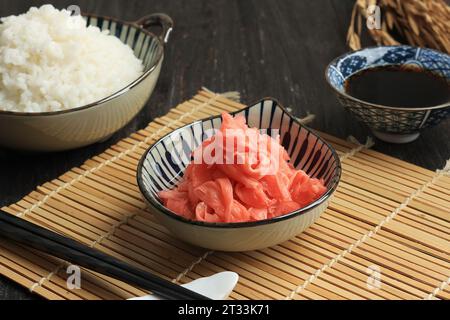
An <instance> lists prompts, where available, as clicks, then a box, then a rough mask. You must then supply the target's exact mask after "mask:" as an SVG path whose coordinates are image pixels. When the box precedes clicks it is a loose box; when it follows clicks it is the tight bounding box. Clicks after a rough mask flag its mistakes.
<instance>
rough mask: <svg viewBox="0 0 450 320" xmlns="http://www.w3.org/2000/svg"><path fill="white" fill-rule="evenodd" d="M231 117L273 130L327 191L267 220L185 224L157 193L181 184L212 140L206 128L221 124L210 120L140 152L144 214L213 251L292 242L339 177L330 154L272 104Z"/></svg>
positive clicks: (335, 157)
mask: <svg viewBox="0 0 450 320" xmlns="http://www.w3.org/2000/svg"><path fill="white" fill-rule="evenodd" d="M236 114H240V115H243V116H244V117H245V118H246V119H247V123H248V125H249V126H250V127H254V128H260V129H278V130H279V134H280V141H281V142H282V144H283V146H284V147H285V148H286V150H287V152H288V153H289V155H290V156H291V160H292V161H293V165H294V166H295V167H296V168H297V169H302V170H304V171H306V172H307V173H308V174H309V175H311V176H312V177H317V178H322V179H324V181H325V184H326V186H327V189H328V191H327V192H326V193H325V194H324V195H323V196H322V197H321V198H320V199H318V200H316V201H314V202H313V203H311V204H309V205H308V206H306V207H304V208H302V209H300V210H297V211H294V212H291V213H289V214H285V215H283V216H279V217H276V218H273V219H267V220H261V221H256V222H242V223H206V222H199V221H192V220H187V219H185V218H183V217H181V216H179V215H177V214H175V213H174V212H172V211H170V210H168V209H167V208H166V207H164V205H163V204H162V202H161V201H160V199H159V197H158V195H157V193H158V192H159V191H161V190H167V189H172V188H173V187H174V186H175V185H176V184H177V183H178V182H179V181H180V179H182V177H183V172H184V170H185V168H186V167H187V165H188V164H189V162H190V161H191V153H192V151H193V150H194V149H195V148H197V147H198V146H199V145H200V144H201V143H202V141H204V140H205V139H208V138H209V137H210V136H211V135H213V132H211V130H210V129H211V128H213V129H218V128H219V127H220V125H221V122H222V120H221V117H220V116H215V117H211V118H208V119H205V120H201V121H196V122H194V123H192V124H190V125H187V126H184V127H182V128H180V129H177V130H175V131H174V132H172V133H170V134H168V135H166V136H165V137H163V138H161V139H160V140H158V141H157V142H156V143H155V144H154V145H153V146H151V147H150V148H149V149H148V150H147V151H146V152H145V154H144V155H143V157H142V159H141V161H140V163H139V165H138V171H137V181H138V185H139V188H140V191H141V193H142V194H143V196H144V199H145V200H146V202H147V203H148V205H149V208H150V211H151V212H152V213H153V214H154V215H155V216H156V218H157V219H158V220H159V221H160V222H161V224H162V225H164V226H165V227H167V229H169V230H170V231H171V232H172V233H173V234H174V235H175V236H177V237H179V238H180V239H182V240H184V241H186V242H188V243H191V244H194V245H197V246H200V247H204V248H208V249H213V250H221V251H248V250H254V249H261V248H265V247H270V246H273V245H276V244H279V243H281V242H284V241H286V240H289V239H291V238H293V237H295V236H296V235H297V234H299V233H301V232H302V231H303V230H305V229H306V228H308V227H309V226H310V225H311V224H312V223H313V222H314V221H315V220H316V219H317V218H318V217H319V216H320V215H321V213H322V212H323V211H324V210H325V208H326V207H327V205H328V202H329V200H330V196H331V195H332V194H333V192H334V191H335V189H336V187H337V185H338V182H339V178H340V174H341V166H340V162H339V157H338V155H337V153H336V151H335V150H334V149H333V148H332V147H331V146H330V145H329V144H328V143H326V142H325V141H324V140H323V139H322V138H320V137H319V135H317V134H316V133H315V132H314V131H312V130H310V129H308V128H307V127H305V126H304V125H302V124H300V123H299V122H298V121H297V119H296V118H295V117H293V116H292V115H290V114H289V113H288V112H287V111H286V109H284V108H283V107H282V106H281V105H280V104H279V103H278V102H277V101H275V100H273V99H269V98H268V99H264V100H262V101H260V102H258V103H256V104H255V105H252V106H251V107H247V108H245V109H243V110H241V111H238V112H235V113H234V115H236ZM269 132H270V131H269Z"/></svg>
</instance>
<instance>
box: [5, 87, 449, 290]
mask: <svg viewBox="0 0 450 320" xmlns="http://www.w3.org/2000/svg"><path fill="white" fill-rule="evenodd" d="M227 96H228V95H227V94H224V95H217V94H213V93H211V92H207V91H201V92H199V93H198V94H197V95H196V96H195V97H194V98H193V99H191V100H189V101H186V102H184V103H182V104H180V105H179V106H177V107H176V108H174V109H172V110H171V111H170V112H169V113H168V114H166V115H165V116H162V117H160V118H157V119H155V120H154V121H152V122H151V123H150V124H149V125H148V127H147V128H145V129H144V130H141V131H139V132H137V133H135V134H132V135H131V136H130V137H128V138H126V139H123V140H121V141H120V142H118V143H117V144H116V145H114V146H112V147H111V148H109V149H108V150H106V151H105V152H104V153H102V154H100V155H98V156H95V157H93V158H92V159H89V160H87V161H86V162H85V163H84V164H83V165H82V166H81V167H79V168H73V169H72V170H70V171H69V172H67V173H65V174H63V175H62V176H60V177H59V178H58V179H55V180H53V181H50V182H48V183H45V184H44V185H42V186H39V187H38V188H37V190H36V191H33V192H31V193H30V194H29V195H27V196H26V197H24V198H23V199H22V200H20V201H19V202H17V203H15V204H12V205H10V206H8V207H5V208H3V209H4V210H6V211H8V212H9V213H11V214H14V215H17V216H20V217H22V218H23V219H26V220H29V221H32V222H34V223H36V224H40V225H42V226H45V227H47V228H49V229H52V230H55V231H57V232H59V233H62V234H64V235H67V236H69V237H72V238H74V239H77V240H79V241H81V242H83V243H85V244H87V245H90V246H92V247H96V248H98V249H100V250H102V251H104V252H106V253H108V254H111V255H113V256H116V257H118V258H120V259H122V260H124V261H127V262H130V263H133V264H136V265H138V266H140V267H141V268H144V269H147V270H149V271H151V272H154V273H156V274H159V275H160V276H162V277H165V278H167V279H172V280H173V281H176V282H180V283H184V282H187V281H191V280H193V279H196V278H198V277H201V276H207V275H211V274H212V273H215V272H218V271H223V270H232V271H235V272H237V273H238V274H239V275H240V280H239V283H238V285H237V286H236V288H235V291H234V292H233V293H232V294H231V296H230V298H231V299H449V298H450V286H449V282H450V278H449V277H450V234H449V230H450V201H449V199H450V176H449V169H450V168H449V167H450V166H449V165H447V167H446V168H444V169H442V170H438V171H437V172H432V171H429V170H426V169H423V168H420V167H417V166H415V165H412V164H409V163H406V162H404V161H400V160H398V159H395V158H392V157H388V156H386V155H384V154H381V153H378V152H375V151H372V150H370V146H371V141H368V142H367V143H366V144H365V145H360V144H358V143H355V142H348V141H343V140H341V139H337V138H335V137H333V136H330V135H327V134H323V136H324V138H326V139H327V140H328V141H329V142H330V143H331V144H332V145H333V146H334V147H335V148H336V150H337V151H338V152H339V154H340V156H341V159H342V162H343V174H342V179H341V182H340V186H339V188H338V190H337V192H336V193H335V196H334V198H333V201H332V202H331V204H330V206H329V208H328V209H327V210H326V212H325V213H324V214H323V215H322V216H321V218H320V219H319V220H318V221H317V222H316V223H315V224H314V225H313V226H311V227H310V228H309V229H308V230H306V231H305V232H304V233H302V234H301V235H299V236H297V237H296V238H294V239H292V240H290V241H287V242H286V243H283V244H281V245H278V246H275V247H272V248H268V249H265V250H259V251H254V252H245V253H223V252H211V251H205V250H203V249H200V248H195V247H192V246H189V245H187V244H185V243H183V242H181V241H179V240H177V239H176V238H174V237H172V235H171V234H170V233H169V232H168V231H167V230H166V229H165V228H163V227H162V226H160V225H159V224H158V223H157V222H156V221H155V220H154V219H153V217H152V214H151V213H150V212H148V211H146V206H145V204H144V202H143V201H142V200H141V196H140V194H139V191H138V188H137V186H136V178H135V170H136V166H137V163H138V161H139V158H140V156H141V155H142V153H143V152H144V151H145V149H146V148H147V147H148V146H149V145H150V144H151V143H152V142H154V141H155V140H156V139H157V138H158V137H160V136H162V135H164V134H166V133H168V132H170V131H171V130H173V129H175V128H177V127H179V126H182V125H184V124H187V123H189V122H192V121H194V120H197V119H200V118H204V117H208V116H210V115H213V114H218V113H220V112H222V111H234V110H237V109H240V108H242V107H243V105H242V104H239V103H237V102H234V101H232V100H229V99H227ZM66 267H67V264H66V263H64V262H62V261H59V260H57V259H54V258H51V257H48V256H46V255H43V254H40V253H38V252H35V251H33V250H30V249H27V248H24V247H20V246H16V245H12V244H10V243H8V242H6V241H3V240H1V241H0V272H1V274H3V275H5V276H7V277H8V278H10V279H12V280H14V281H16V282H18V283H20V284H21V285H23V286H25V287H27V288H29V289H30V290H31V291H32V292H35V293H37V294H39V295H41V296H43V297H45V298H48V299H124V298H130V297H133V296H139V295H144V294H145V292H143V291H142V290H140V289H138V288H134V287H132V286H129V285H127V284H124V283H122V282H119V281H116V280H113V279H110V278H108V277H105V276H103V275H99V274H96V273H93V272H90V271H87V270H82V278H81V279H82V280H81V289H76V290H69V289H67V286H66V277H67V273H66ZM378 272H379V273H380V274H379V275H378ZM374 273H376V274H375V275H378V276H379V277H374ZM378 279H379V280H380V282H377V280H378ZM377 284H379V285H377Z"/></svg>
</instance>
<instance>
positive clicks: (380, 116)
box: [325, 45, 450, 143]
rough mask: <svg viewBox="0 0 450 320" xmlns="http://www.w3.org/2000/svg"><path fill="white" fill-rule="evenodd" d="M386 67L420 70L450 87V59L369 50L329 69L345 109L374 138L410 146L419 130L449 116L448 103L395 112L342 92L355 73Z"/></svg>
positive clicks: (417, 51) (423, 52) (422, 51)
mask: <svg viewBox="0 0 450 320" xmlns="http://www.w3.org/2000/svg"><path fill="white" fill-rule="evenodd" d="M389 65H391V66H392V65H393V66H402V65H411V66H414V67H416V68H422V69H425V70H428V71H431V72H434V73H436V74H437V75H440V76H442V77H443V78H445V79H447V82H448V83H450V56H449V55H447V54H445V53H441V52H438V51H435V50H432V49H426V48H416V47H411V46H404V45H402V46H380V47H371V48H365V49H362V50H359V51H355V52H351V53H347V54H344V55H342V56H340V57H338V58H336V59H334V60H333V61H332V62H331V63H330V64H329V65H328V67H327V69H326V73H325V77H326V80H327V82H328V83H329V84H330V86H331V87H332V88H333V89H334V90H335V92H336V93H337V97H338V99H339V101H340V102H341V104H342V105H343V106H344V108H345V109H346V110H347V111H349V112H350V113H352V114H353V115H354V116H355V117H356V118H357V119H358V120H359V121H361V122H363V123H365V124H366V125H367V126H369V127H370V128H371V129H372V131H373V133H374V134H375V136H377V137H378V138H379V139H381V140H384V141H387V142H393V143H406V142H411V141H414V140H415V139H417V137H418V136H419V134H420V131H421V130H422V129H425V128H428V127H431V126H435V125H437V124H438V123H439V122H441V121H442V120H444V119H446V118H447V117H448V116H449V115H450V102H449V103H445V104H442V105H439V106H433V107H424V108H395V107H389V106H382V105H377V104H374V103H369V102H366V101H362V100H359V99H356V98H354V97H352V96H350V95H349V94H347V93H346V92H345V88H344V84H345V81H346V80H347V79H349V78H350V77H351V76H352V75H354V74H355V73H358V72H359V71H361V70H367V69H370V68H376V67H380V66H389Z"/></svg>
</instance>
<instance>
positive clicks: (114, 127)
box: [0, 13, 173, 151]
mask: <svg viewBox="0 0 450 320" xmlns="http://www.w3.org/2000/svg"><path fill="white" fill-rule="evenodd" d="M83 17H84V18H85V20H86V24H87V25H90V26H97V27H99V28H100V29H101V30H110V34H112V35H115V36H116V37H117V38H119V39H120V40H121V41H122V42H123V43H125V44H127V45H128V46H130V47H131V49H132V50H133V52H134V55H135V56H136V57H137V58H139V59H141V60H142V61H143V64H144V72H143V74H142V75H141V76H139V77H138V78H137V79H136V80H134V81H133V82H132V83H130V84H128V85H127V86H125V87H124V88H122V89H121V90H119V91H117V92H115V93H114V94H112V95H110V96H108V97H105V98H104V99H101V100H99V101H97V102H94V103H91V104H89V105H84V106H79V107H76V108H72V109H67V110H61V111H54V112H32V113H30V112H12V111H3V110H0V145H2V146H4V147H8V148H12V149H20V150H27V151H61V150H68V149H74V148H78V147H82V146H86V145H89V144H92V143H95V142H98V141H102V140H105V139H107V138H109V137H110V136H111V135H112V134H113V133H115V132H116V131H118V130H120V129H121V128H123V127H124V126H125V125H126V124H127V123H128V122H130V121H131V120H132V119H133V118H134V117H135V116H136V114H137V113H138V112H139V111H140V110H141V109H142V108H143V107H144V105H145V104H146V102H147V100H148V99H149V98H150V95H151V94H152V92H153V89H154V88H155V85H156V82H157V80H158V77H159V73H160V71H161V65H162V62H163V58H164V44H165V43H166V42H167V40H168V36H169V34H170V32H171V30H172V26H173V22H172V19H171V18H170V17H169V16H167V15H165V14H162V13H156V14H150V15H148V16H145V17H143V18H141V19H139V20H137V21H135V22H124V21H121V20H117V19H114V18H109V17H101V16H96V15H90V14H83ZM152 26H159V27H161V29H162V32H161V34H160V35H155V34H153V33H152V32H150V31H149V28H150V27H152Z"/></svg>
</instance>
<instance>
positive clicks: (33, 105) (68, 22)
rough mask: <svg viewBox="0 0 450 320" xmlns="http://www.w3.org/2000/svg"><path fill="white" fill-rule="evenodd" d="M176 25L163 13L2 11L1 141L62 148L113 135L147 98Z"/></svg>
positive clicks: (14, 145) (23, 147)
mask: <svg viewBox="0 0 450 320" xmlns="http://www.w3.org/2000/svg"><path fill="white" fill-rule="evenodd" d="M154 26H159V27H160V28H161V30H162V31H161V34H160V35H155V34H154V33H152V32H151V31H150V28H151V27H154ZM172 27H173V22H172V19H171V18H170V17H169V16H167V15H165V14H162V13H156V14H150V15H148V16H145V17H143V18H141V19H139V20H137V21H135V22H125V21H121V20H118V19H114V18H109V17H102V16H97V15H91V14H81V15H72V14H71V12H69V11H67V10H58V9H55V8H54V7H53V6H51V5H44V6H42V7H40V8H35V7H32V8H30V10H29V11H28V12H27V13H25V14H21V15H18V16H9V17H5V18H2V19H1V23H0V145H1V146H3V147H7V148H12V149H19V150H27V151H61V150H69V149H74V148H78V147H83V146H86V145H89V144H92V143H95V142H99V141H104V140H106V139H107V138H109V137H110V136H111V135H112V134H114V133H115V132H116V131H118V130H119V129H121V128H123V127H124V126H125V125H126V124H127V123H128V122H130V121H131V120H132V119H133V118H134V117H135V116H136V114H137V113H138V112H139V111H140V110H141V109H142V108H143V107H144V106H145V104H146V102H147V101H148V99H149V98H150V95H151V94H152V92H153V89H154V87H155V85H156V82H157V79H158V77H159V73H160V70H161V65H162V62H163V58H164V45H165V43H167V40H168V37H169V34H170V32H171V31H172Z"/></svg>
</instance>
